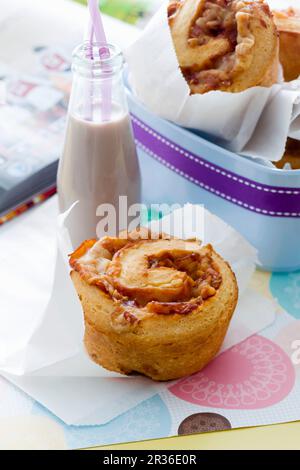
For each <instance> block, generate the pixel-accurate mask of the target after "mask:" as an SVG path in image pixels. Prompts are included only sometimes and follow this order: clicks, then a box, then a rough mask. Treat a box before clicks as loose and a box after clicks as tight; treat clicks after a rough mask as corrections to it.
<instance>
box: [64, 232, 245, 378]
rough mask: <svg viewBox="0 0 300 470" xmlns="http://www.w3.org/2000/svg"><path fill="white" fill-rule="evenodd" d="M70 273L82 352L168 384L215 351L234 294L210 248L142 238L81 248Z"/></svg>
mask: <svg viewBox="0 0 300 470" xmlns="http://www.w3.org/2000/svg"><path fill="white" fill-rule="evenodd" d="M70 265H71V267H72V271H71V277H72V280H73V283H74V286H75V288H76V291H77V293H78V296H79V299H80V301H81V304H82V307H83V311H84V319H85V336H84V343H85V347H86V350H87V352H88V354H89V356H90V357H91V359H92V360H93V361H95V362H96V363H98V364H99V365H101V366H103V367H104V368H106V369H108V370H111V371H115V372H118V373H121V374H132V373H139V374H143V375H145V376H148V377H151V378H152V379H154V380H160V381H164V380H171V379H177V378H179V377H183V376H186V375H189V374H193V373H195V372H197V371H199V370H200V369H202V368H203V367H204V366H205V365H206V364H208V363H209V362H210V361H211V360H212V359H213V358H214V356H215V355H216V354H217V352H218V351H219V349H220V347H221V345H222V342H223V339H224V337H225V334H226V332H227V329H228V326H229V323H230V320H231V317H232V315H233V312H234V310H235V307H236V303H237V298H238V288H237V283H236V279H235V275H234V273H233V272H232V270H231V268H230V266H229V265H228V263H227V262H226V261H224V260H223V259H222V258H221V256H220V255H218V254H217V253H216V252H215V251H214V249H213V247H212V246H211V245H206V246H201V244H200V243H199V241H197V240H179V239H174V238H171V237H168V236H165V235H159V234H155V233H153V232H152V233H151V232H150V231H148V230H141V231H138V232H136V231H135V232H131V233H129V234H126V235H125V238H124V235H122V237H120V238H110V237H104V238H102V239H100V240H98V241H96V240H88V241H85V242H84V243H82V245H81V246H80V247H79V248H78V249H77V250H76V251H75V252H74V253H73V254H72V255H71V257H70Z"/></svg>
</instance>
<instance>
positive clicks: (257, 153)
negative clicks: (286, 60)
mask: <svg viewBox="0 0 300 470" xmlns="http://www.w3.org/2000/svg"><path fill="white" fill-rule="evenodd" d="M223 3H224V7H223V8H220V5H221V4H222V2H220V1H219V0H218V1H217V0H211V1H208V0H206V1H204V0H183V1H181V2H172V3H171V4H170V3H169V2H164V3H163V5H162V7H161V8H160V10H159V11H158V12H157V14H156V15H155V16H154V17H153V19H152V20H151V22H150V23H149V24H148V26H147V27H146V28H145V30H144V31H143V32H142V34H141V35H140V37H139V38H138V39H137V40H136V42H135V43H134V44H133V45H131V46H130V47H129V48H128V50H127V51H126V59H127V62H128V66H129V83H130V86H131V89H132V92H133V93H134V94H135V96H136V97H137V99H138V100H139V101H141V102H142V103H143V104H144V105H145V106H146V107H147V108H148V109H150V111H152V112H153V113H154V114H156V115H158V116H160V117H163V118H165V119H168V120H170V121H173V122H174V123H176V124H178V125H180V126H183V127H187V128H190V129H193V130H196V131H200V132H201V133H203V134H204V135H206V136H208V137H209V138H210V139H211V140H213V141H215V142H216V143H218V144H219V145H222V146H223V147H226V148H228V149H229V150H232V151H234V152H237V153H240V154H242V155H245V156H250V157H253V158H263V159H265V160H270V161H277V160H280V158H281V157H282V155H283V153H284V149H285V143H286V139H287V137H288V135H289V134H290V132H292V133H293V135H294V136H295V134H296V133H297V130H298V125H299V124H298V121H299V120H298V121H297V117H298V115H299V111H300V109H299V105H298V102H299V100H300V82H299V81H298V80H295V81H293V82H291V83H285V82H283V81H282V78H281V76H282V72H281V67H280V66H279V62H278V44H279V43H278V37H277V31H276V26H275V24H274V21H273V18H272V15H271V13H270V9H269V7H268V5H267V4H266V3H264V2H260V1H256V2H247V1H235V0H233V2H223ZM232 5H233V6H232ZM284 6H286V4H283V7H284ZM224 25H225V26H226V27H225V26H224ZM228 25H229V26H228ZM214 28H221V29H219V30H218V29H214ZM219 31H221V33H219ZM276 82H277V83H276Z"/></svg>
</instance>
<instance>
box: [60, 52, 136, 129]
mask: <svg viewBox="0 0 300 470" xmlns="http://www.w3.org/2000/svg"><path fill="white" fill-rule="evenodd" d="M101 47H103V45H100V44H98V43H94V44H93V46H92V48H90V46H89V44H88V43H84V44H82V45H81V46H79V47H78V48H77V49H76V50H75V51H74V54H73V66H72V70H73V84H72V92H71V97H70V104H69V113H70V114H71V115H73V116H75V117H77V118H79V119H82V120H87V121H92V122H101V121H109V120H113V119H114V118H115V117H116V116H117V115H118V116H119V115H121V114H127V113H128V108H127V101H126V94H125V86H124V82H123V56H122V53H121V52H120V51H119V50H118V49H117V48H116V47H115V46H111V45H109V46H108V48H109V49H108V51H109V53H108V54H107V55H105V58H103V56H102V58H100V55H99V50H100V51H101Z"/></svg>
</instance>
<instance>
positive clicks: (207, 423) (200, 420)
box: [178, 413, 231, 436]
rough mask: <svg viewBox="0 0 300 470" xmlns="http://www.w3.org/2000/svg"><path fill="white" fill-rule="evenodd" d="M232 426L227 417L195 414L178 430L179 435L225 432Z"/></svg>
mask: <svg viewBox="0 0 300 470" xmlns="http://www.w3.org/2000/svg"><path fill="white" fill-rule="evenodd" d="M227 429H231V424H230V422H229V421H228V419H227V418H225V416H222V415H219V414H217V413H195V414H193V415H190V416H188V417H187V418H185V419H184V420H183V421H182V423H181V424H180V425H179V428H178V435H179V436H180V435H184V434H197V433H202V432H212V431H225V430H227Z"/></svg>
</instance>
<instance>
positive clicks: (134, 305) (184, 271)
mask: <svg viewBox="0 0 300 470" xmlns="http://www.w3.org/2000/svg"><path fill="white" fill-rule="evenodd" d="M135 238H136V237H134V236H133V234H130V236H129V238H127V239H124V238H112V237H103V238H102V239H100V240H99V241H96V240H89V241H86V242H84V243H83V244H82V245H81V246H80V247H79V248H78V249H77V250H76V251H75V252H74V253H73V254H72V255H71V258H70V265H71V267H72V268H73V269H74V270H75V271H77V272H78V273H79V274H80V275H81V276H82V277H83V278H84V279H85V281H86V282H87V283H88V284H90V285H95V286H97V287H98V288H100V289H101V290H102V291H104V292H105V293H106V294H107V295H108V296H109V297H110V298H111V299H112V300H113V301H114V302H115V307H116V308H115V310H114V312H113V316H112V320H113V321H117V322H119V323H120V322H121V323H124V320H125V323H129V324H135V323H137V322H138V321H139V320H140V319H141V318H145V317H147V316H149V315H150V316H151V315H153V314H162V315H170V314H175V313H177V314H188V313H190V312H192V311H195V310H196V309H201V305H202V304H203V302H205V300H206V299H208V298H209V297H213V296H214V295H215V294H216V292H217V290H218V289H219V287H220V285H221V283H222V276H221V274H220V272H219V269H218V266H217V263H216V262H215V261H214V260H213V248H212V246H211V245H207V246H205V247H201V246H200V243H199V242H198V241H197V240H188V241H184V240H178V239H172V238H170V237H165V236H164V237H162V236H159V237H154V239H153V238H150V239H135Z"/></svg>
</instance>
